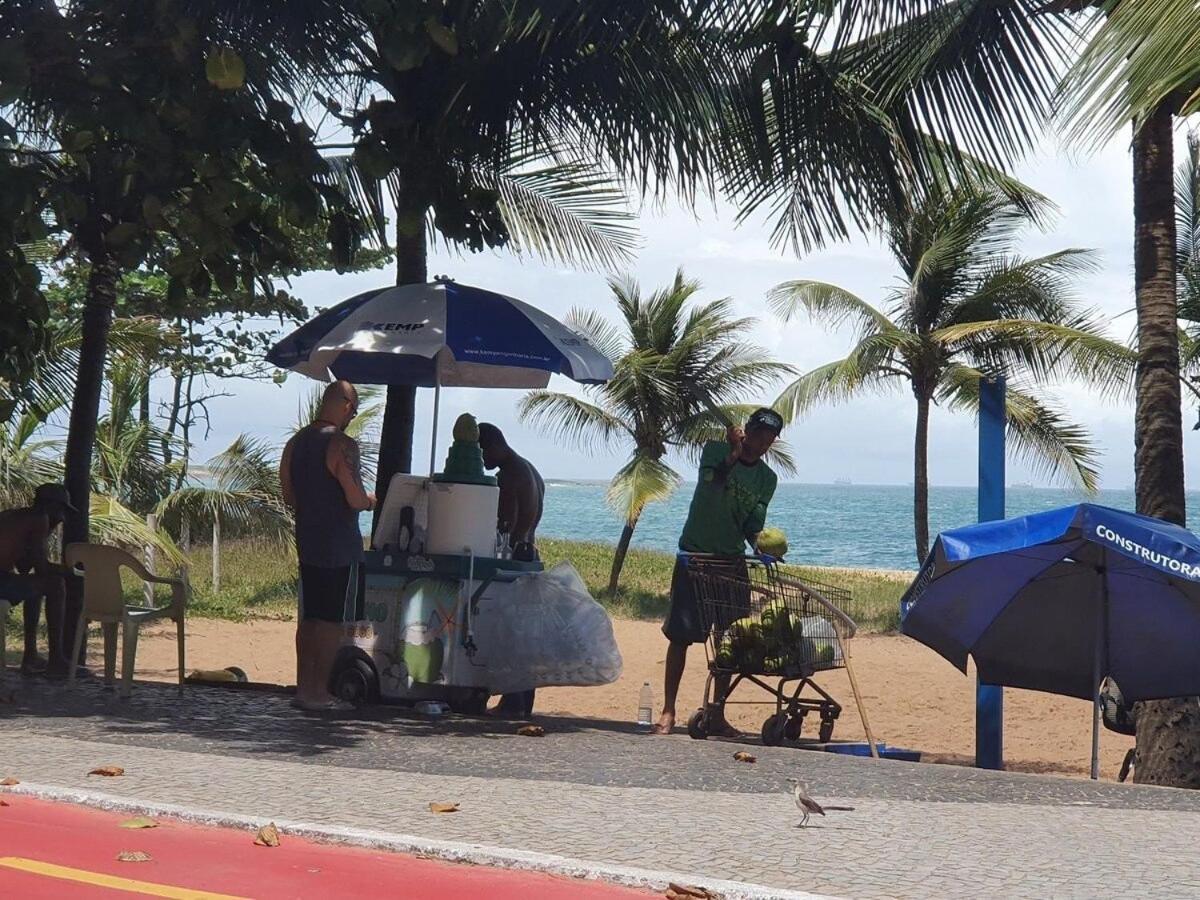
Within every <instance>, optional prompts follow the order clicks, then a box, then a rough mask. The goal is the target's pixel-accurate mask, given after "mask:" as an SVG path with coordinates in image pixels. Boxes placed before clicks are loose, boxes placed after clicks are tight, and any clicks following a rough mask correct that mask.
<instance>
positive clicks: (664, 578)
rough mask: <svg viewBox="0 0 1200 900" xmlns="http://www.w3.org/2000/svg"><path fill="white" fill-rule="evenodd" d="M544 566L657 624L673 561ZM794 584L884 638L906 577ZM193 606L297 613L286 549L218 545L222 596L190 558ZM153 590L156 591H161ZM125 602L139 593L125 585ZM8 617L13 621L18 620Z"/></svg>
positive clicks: (230, 613)
mask: <svg viewBox="0 0 1200 900" xmlns="http://www.w3.org/2000/svg"><path fill="white" fill-rule="evenodd" d="M539 548H540V550H541V553H542V558H543V560H544V562H545V564H546V567H547V568H549V567H551V566H553V565H555V564H557V563H559V562H563V561H567V562H570V563H571V564H572V565H573V566H575V568H576V569H578V570H579V574H580V575H582V576H583V580H584V582H585V583H586V584H587V586H588V590H589V591H590V592H591V594H592V596H593V597H595V598H596V599H597V600H599V601H600V602H601V603H602V604H603V605H604V606H605V607H606V608H607V609H608V610H609V611H610V612H611V613H612V614H613V615H616V616H622V617H625V618H633V619H651V620H657V619H662V618H663V616H664V615H665V614H666V611H667V602H668V599H667V592H668V590H669V588H670V584H671V569H672V567H673V566H674V564H675V558H674V556H672V555H671V554H668V553H660V552H657V551H653V550H632V551H630V553H629V555H628V556H627V557H626V560H625V569H624V571H623V572H622V574H621V587H620V589H619V590H618V591H617V592H616V594H610V593H609V592H608V576H609V570H610V569H611V567H612V558H613V547H612V545H611V544H602V543H582V542H577V541H558V540H544V541H541V542H540V543H539ZM789 571H792V572H794V573H796V574H797V575H798V576H799V577H800V578H807V579H810V580H813V581H818V582H822V583H824V584H830V585H834V586H836V587H840V588H844V589H846V590H849V591H850V593H851V596H852V598H853V599H852V601H851V603H850V605H849V608H847V609H846V610H845V612H846V613H847V614H849V616H850V617H851V618H852V619H854V620H855V621H856V622H857V623H858V624H859V627H860V628H861V629H863V630H864V631H876V632H880V631H882V632H886V631H894V630H895V629H896V628H898V627H899V615H900V612H899V600H900V595H901V594H903V593H904V590H905V588H906V587H907V586H908V583H909V580H910V576H906V575H903V574H889V573H882V572H870V571H858V570H854V569H819V568H800V567H795V568H793V567H789ZM191 583H192V605H191V608H190V609H189V614H190V615H192V616H197V617H201V618H216V619H231V620H234V621H238V620H244V619H250V618H291V617H293V616H295V614H296V557H295V554H294V552H293V551H292V550H291V548H289V547H282V546H280V545H278V544H274V543H271V542H267V541H253V540H250V541H230V542H228V543H226V544H224V545H222V547H221V590H220V591H213V589H212V555H211V551H210V548H208V547H197V548H195V549H194V550H193V551H192V553H191ZM160 590H162V589H161V588H160ZM128 593H129V597H130V599H131V600H132V599H134V598H135V597H136V596H139V593H140V587H138V586H136V585H135V583H134V582H132V581H131V582H129V586H128ZM19 614H20V613H19V611H14V616H13V619H14V620H16V619H17V618H18V616H19Z"/></svg>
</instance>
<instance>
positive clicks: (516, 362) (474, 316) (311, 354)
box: [267, 279, 613, 473]
mask: <svg viewBox="0 0 1200 900" xmlns="http://www.w3.org/2000/svg"><path fill="white" fill-rule="evenodd" d="M267 360H268V361H269V362H270V363H272V364H273V365H276V366H279V367H280V368H281V369H290V370H291V371H293V372H299V373H301V374H303V375H307V376H308V377H309V378H315V379H317V380H318V381H332V380H333V379H335V378H344V379H345V380H346V381H350V382H353V383H355V384H412V385H416V386H418V387H432V388H435V389H436V394H435V399H434V408H433V409H434V411H433V431H434V448H433V450H431V452H430V472H431V473H432V471H433V466H434V463H435V456H436V450H437V447H436V442H437V418H438V409H439V406H440V400H441V389H442V387H484V388H543V387H545V386H546V385H547V384H548V383H549V382H550V376H551V374H555V373H557V374H560V375H566V376H567V377H568V378H571V379H573V380H575V381H578V382H580V383H582V384H603V383H604V382H606V381H608V380H609V379H610V378H612V376H613V365H612V361H611V360H609V359H608V358H607V357H606V356H605V355H604V354H603V353H601V352H600V351H599V350H597V349H596V348H595V347H594V346H593V345H592V343H591V341H589V340H588V339H587V338H586V337H585V336H584V335H582V334H579V333H578V332H576V331H573V330H572V329H570V328H568V327H567V326H566V325H564V324H562V323H561V322H559V321H558V320H557V319H554V318H552V317H550V316H548V315H546V314H545V313H544V312H542V311H541V310H540V309H537V308H536V307H533V306H530V305H529V304H528V303H523V302H522V301H520V300H516V299H514V298H512V297H506V296H505V295H503V294H497V293H495V292H493V291H487V290H484V289H483V288H477V287H471V286H469V285H465V284H457V283H456V282H454V281H452V280H450V279H438V280H436V281H435V282H433V283H432V284H406V285H400V286H396V287H386V288H379V289H377V290H373V291H367V292H366V293H363V294H358V295H357V296H354V297H351V298H350V299H349V300H343V301H342V302H341V303H339V304H338V305H337V306H335V307H333V308H332V309H327V310H325V311H324V312H323V313H321V314H320V315H318V316H316V317H315V318H313V319H311V320H309V321H308V322H305V323H304V324H303V325H301V326H300V327H299V328H297V329H296V330H295V331H293V332H292V333H291V334H289V335H288V336H287V337H285V338H284V339H283V340H282V341H280V342H279V343H278V344H276V345H275V346H274V347H272V348H271V351H270V352H269V353H268V354H267Z"/></svg>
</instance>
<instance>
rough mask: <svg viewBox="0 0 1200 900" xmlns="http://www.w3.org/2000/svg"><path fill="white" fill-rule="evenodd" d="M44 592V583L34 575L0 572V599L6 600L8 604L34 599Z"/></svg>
mask: <svg viewBox="0 0 1200 900" xmlns="http://www.w3.org/2000/svg"><path fill="white" fill-rule="evenodd" d="M45 593H46V587H45V583H44V582H43V580H42V579H41V578H39V577H38V576H36V575H18V574H17V573H16V572H0V600H5V601H7V602H8V605H9V606H16V605H17V604H19V603H24V602H26V601H27V600H36V599H37V598H38V597H41V596H43V595H44V594H45Z"/></svg>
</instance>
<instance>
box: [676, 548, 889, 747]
mask: <svg viewBox="0 0 1200 900" xmlns="http://www.w3.org/2000/svg"><path fill="white" fill-rule="evenodd" d="M681 559H683V560H684V562H685V565H686V567H687V575H688V580H689V583H690V586H691V589H692V591H693V594H694V596H695V598H696V602H697V606H698V607H699V609H700V615H701V620H702V623H703V626H704V629H705V632H706V640H705V643H704V647H705V654H706V656H707V657H708V680H707V682H706V684H705V687H704V706H702V707H701V708H700V709H699V710H697V711H696V712H695V714H693V715H692V717H691V718H690V719H689V720H688V734H689V735H691V736H692V737H693V738H695V739H697V740H704V739H705V738H707V737H708V733H709V721H710V709H711V708H712V707H714V706H721V707H723V706H724V705H725V704H726V703H728V702H730V701H729V697H730V696H731V695H732V694H733V693H734V692H735V691H736V690H737V688H738V686H739V685H740V684H742V683H743V682H747V681H748V682H751V683H752V684H755V685H757V686H758V687H760V688H762V690H764V691H766V692H767V693H768V694H769V695H770V696H771V697H772V698H773V700H774V704H775V712H774V713H773V714H772V715H771V716H769V717H768V718H767V720H766V721H765V722H763V726H762V741H763V743H764V744H767V745H768V746H774V745H777V744H782V743H783V742H784V741H785V740H790V741H794V740H797V739H798V738H799V737H800V732H801V728H802V727H803V724H804V718H805V716H807V715H808V714H809V713H816V714H818V715H819V716H820V720H821V724H820V726H819V728H818V731H817V737H818V738H819V740H820V741H821V742H822V743H825V742H828V741H829V740H830V738H831V737H832V736H833V728H834V725H835V723H836V722H837V720H838V717H839V716H840V715H841V713H842V706H841V704H840V703H838V702H837V701H836V700H835V699H834V698H833V697H832V696H831V695H830V694H829V693H828V692H827V691H826V690H824V689H823V688H822V687H821V686H820V685H818V684H817V683H816V682H815V681H814V680H813V677H814V676H815V675H816V674H817V673H818V672H825V671H829V670H831V669H841V668H845V669H847V674H848V675H849V676H850V685H851V690H852V691H853V692H854V699H855V701H856V703H857V704H858V707H859V714H860V715H861V716H862V719H863V726H864V730H865V731H866V732H867V738H868V741H869V742H870V747H871V749H872V751H874V749H875V741H874V739H873V738H872V736H871V731H870V726H869V725H868V724H867V719H866V711H865V709H864V708H863V705H862V699H861V697H860V696H859V692H858V682H857V680H856V679H855V677H854V671H853V669H852V668H850V660H849V657H848V655H847V654H846V649H845V643H844V642H845V640H846V639H848V638H851V637H853V636H854V633H855V631H856V626H855V624H854V620H853V619H851V618H850V617H849V616H848V615H846V614H845V613H844V612H842V610H841V607H843V606H846V605H848V604H849V602H850V592H849V591H847V590H845V589H843V588H838V587H834V586H832V585H827V584H821V583H819V582H816V581H812V580H810V579H803V580H802V579H800V578H798V577H796V576H794V575H791V574H785V573H784V572H783V571H781V570H780V568H779V566H778V565H776V563H775V561H774V560H772V559H770V557H746V558H745V559H733V560H731V559H728V558H723V557H712V556H703V555H699V554H682V555H681ZM766 678H775V679H778V680H777V681H775V683H774V684H771V683H769V682H767V681H766V680H764V679H766ZM723 681H728V687H727V688H724V689H723V690H722V688H721V686H720V682H723ZM718 693H720V696H718ZM735 702H739V703H770V702H771V701H770V700H742V701H735ZM872 755H874V753H872Z"/></svg>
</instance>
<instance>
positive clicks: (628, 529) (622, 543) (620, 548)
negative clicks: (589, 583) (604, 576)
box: [608, 518, 638, 594]
mask: <svg viewBox="0 0 1200 900" xmlns="http://www.w3.org/2000/svg"><path fill="white" fill-rule="evenodd" d="M637 523H638V520H637V518H634V519H633V520H632V521H629V522H626V523H625V527H624V528H622V529H621V539H620V540H619V541H617V552H616V554H615V555H614V556H613V564H612V573H611V574H610V575H609V576H608V592H609V593H610V594H616V592H617V588H618V587H619V585H620V581H621V570H622V569H623V568H625V555H626V554H627V553H628V552H629V542H630V541H631V540H633V529H635V528H637Z"/></svg>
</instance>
